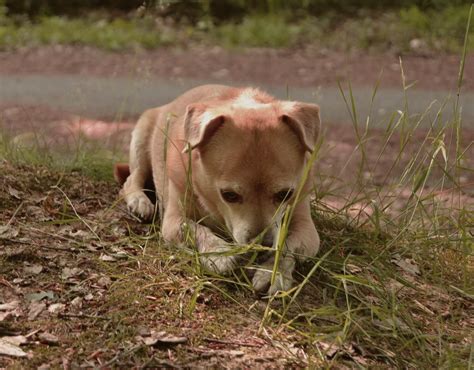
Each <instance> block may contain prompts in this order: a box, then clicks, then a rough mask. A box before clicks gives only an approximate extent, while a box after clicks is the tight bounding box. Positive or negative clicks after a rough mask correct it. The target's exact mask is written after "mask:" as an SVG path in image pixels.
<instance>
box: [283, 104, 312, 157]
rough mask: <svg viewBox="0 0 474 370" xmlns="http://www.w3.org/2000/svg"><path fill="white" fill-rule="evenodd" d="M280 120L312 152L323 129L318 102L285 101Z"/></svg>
mask: <svg viewBox="0 0 474 370" xmlns="http://www.w3.org/2000/svg"><path fill="white" fill-rule="evenodd" d="M282 108H283V109H282V111H283V112H282V114H281V115H280V120H281V121H283V122H284V123H285V124H287V125H288V126H289V127H290V128H291V129H292V130H293V132H294V133H295V134H296V136H297V137H298V139H299V140H300V142H301V144H302V145H303V147H304V148H305V150H307V151H309V152H312V151H313V150H314V146H315V144H316V141H317V139H318V136H319V132H320V130H321V118H320V116H319V106H318V105H316V104H309V103H299V102H283V104H282Z"/></svg>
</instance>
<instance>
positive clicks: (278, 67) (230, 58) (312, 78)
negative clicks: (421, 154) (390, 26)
mask: <svg viewBox="0 0 474 370" xmlns="http://www.w3.org/2000/svg"><path fill="white" fill-rule="evenodd" d="M402 61H403V67H404V72H405V75H406V79H407V83H412V82H415V81H417V82H416V85H415V86H416V87H418V88H423V89H428V90H431V89H445V90H446V89H447V90H450V89H454V88H455V87H456V83H457V78H458V72H459V63H460V56H458V55H442V54H433V55H403V56H402ZM382 71H383V73H382V76H381V80H380V81H381V86H385V87H397V88H401V86H402V84H401V71H400V61H399V56H398V55H395V54H367V53H365V52H362V51H361V52H354V53H352V54H348V53H342V52H335V51H329V50H311V49H308V50H271V49H257V50H256V49H253V50H246V51H244V50H235V51H229V50H226V49H222V48H219V47H214V48H209V47H207V48H204V47H195V48H190V49H168V48H161V49H159V50H156V51H138V52H121V53H113V52H106V51H102V50H98V49H94V48H90V47H78V46H46V47H40V48H27V49H24V50H18V51H13V52H12V51H2V52H0V74H23V73H31V74H48V73H49V74H51V73H54V74H58V73H65V74H80V75H95V76H111V77H114V76H123V75H127V76H130V75H131V76H139V77H147V76H157V77H164V78H173V79H186V78H193V79H194V78H196V79H201V80H209V79H213V80H219V79H223V80H232V81H235V82H237V83H248V84H253V85H258V83H265V84H270V85H280V86H281V85H289V86H290V87H291V86H311V87H317V86H334V85H336V84H337V82H338V80H350V81H351V83H352V84H353V85H354V86H374V85H375V83H376V82H377V80H378V79H379V75H380V73H381V72H382ZM463 88H464V89H466V90H473V89H474V55H472V54H471V55H468V56H467V59H466V63H465V77H464V84H463Z"/></svg>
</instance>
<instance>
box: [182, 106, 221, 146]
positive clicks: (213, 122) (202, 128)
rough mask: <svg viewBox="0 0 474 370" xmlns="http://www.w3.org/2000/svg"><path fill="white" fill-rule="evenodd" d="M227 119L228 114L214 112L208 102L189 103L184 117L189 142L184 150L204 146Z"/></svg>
mask: <svg viewBox="0 0 474 370" xmlns="http://www.w3.org/2000/svg"><path fill="white" fill-rule="evenodd" d="M226 119H227V116H225V115H223V114H216V113H215V112H212V111H211V110H209V109H208V107H207V106H206V104H199V103H198V104H190V105H188V107H187V108H186V115H185V117H184V130H185V135H186V140H187V142H188V144H187V146H186V147H185V148H184V150H183V152H184V153H187V152H189V151H191V150H193V149H196V148H202V147H204V146H205V145H206V144H207V143H208V142H209V140H210V139H211V138H212V136H213V135H214V134H215V133H216V132H217V130H218V129H219V128H220V127H221V126H222V124H223V123H224V122H225V121H226Z"/></svg>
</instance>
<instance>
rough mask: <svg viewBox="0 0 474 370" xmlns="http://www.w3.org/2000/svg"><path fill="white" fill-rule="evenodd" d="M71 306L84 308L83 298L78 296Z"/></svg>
mask: <svg viewBox="0 0 474 370" xmlns="http://www.w3.org/2000/svg"><path fill="white" fill-rule="evenodd" d="M71 306H72V307H75V308H82V298H81V297H76V298H74V299H73V300H72V301H71Z"/></svg>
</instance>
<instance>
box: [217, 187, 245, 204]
mask: <svg viewBox="0 0 474 370" xmlns="http://www.w3.org/2000/svg"><path fill="white" fill-rule="evenodd" d="M221 196H222V199H224V200H225V201H226V202H227V203H242V196H241V195H240V194H237V193H236V192H234V191H229V190H221Z"/></svg>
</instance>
